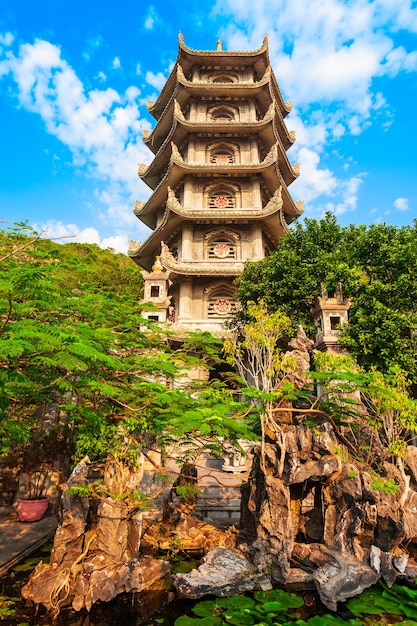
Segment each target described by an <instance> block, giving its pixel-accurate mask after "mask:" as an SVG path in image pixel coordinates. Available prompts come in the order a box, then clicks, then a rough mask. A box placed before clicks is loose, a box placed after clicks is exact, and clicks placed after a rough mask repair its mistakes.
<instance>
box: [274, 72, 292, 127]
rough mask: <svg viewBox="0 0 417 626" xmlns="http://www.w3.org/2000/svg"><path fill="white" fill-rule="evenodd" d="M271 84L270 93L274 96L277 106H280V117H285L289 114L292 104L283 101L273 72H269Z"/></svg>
mask: <svg viewBox="0 0 417 626" xmlns="http://www.w3.org/2000/svg"><path fill="white" fill-rule="evenodd" d="M271 83H272V92H273V94H274V97H275V99H276V100H277V102H279V104H280V105H281V106H280V109H281V112H282V117H287V115H288V113H290V111H291V109H292V104H291V102H289V101H285V100H284V98H283V95H282V92H281V89H280V88H279V85H278V81H277V78H276V76H275V74H274V72H271Z"/></svg>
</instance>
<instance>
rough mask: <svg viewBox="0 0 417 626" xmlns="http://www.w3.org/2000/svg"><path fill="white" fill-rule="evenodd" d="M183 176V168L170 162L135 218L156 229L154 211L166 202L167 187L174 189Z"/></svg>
mask: <svg viewBox="0 0 417 626" xmlns="http://www.w3.org/2000/svg"><path fill="white" fill-rule="evenodd" d="M183 175H184V172H183V168H182V167H179V166H178V165H177V163H175V162H174V161H171V162H170V163H169V166H168V169H167V171H166V172H165V176H164V177H163V178H162V180H161V181H160V183H159V185H158V186H157V187H156V188H155V190H154V192H153V194H152V195H151V197H150V198H149V199H148V201H147V202H145V204H144V205H143V207H142V208H141V210H140V211H138V212H137V213H136V216H137V217H138V218H139V219H140V220H141V222H143V223H144V224H146V226H149V228H151V229H152V230H155V228H156V211H157V210H158V208H159V207H160V206H162V205H164V204H165V202H166V200H167V197H168V186H169V187H171V188H172V189H175V187H176V186H177V185H178V183H179V181H180V180H181V178H182V177H183Z"/></svg>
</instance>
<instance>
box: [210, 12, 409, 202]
mask: <svg viewBox="0 0 417 626" xmlns="http://www.w3.org/2000/svg"><path fill="white" fill-rule="evenodd" d="M213 15H214V16H216V17H219V16H220V17H221V18H222V21H223V23H224V24H225V25H224V26H223V27H222V28H221V29H220V32H219V35H220V37H221V38H222V39H223V41H224V42H225V46H226V48H227V49H229V50H245V49H249V48H252V49H256V48H258V47H259V45H260V44H261V42H262V40H263V38H264V36H265V34H266V33H268V40H269V52H270V58H271V64H272V66H273V68H274V71H275V74H276V76H277V79H278V82H279V84H280V86H281V88H282V89H283V91H284V93H285V94H290V96H292V98H293V99H294V102H295V104H296V107H297V108H296V109H295V110H293V112H292V113H291V115H290V116H289V117H288V125H289V127H290V128H294V129H295V130H296V131H297V143H296V144H295V146H294V147H293V148H292V150H291V157H292V160H294V158H293V154H295V155H296V158H298V160H299V161H300V162H301V174H300V179H299V180H298V181H297V182H295V183H294V184H293V185H292V186H291V191H292V193H293V194H294V195H295V196H296V197H297V196H299V197H302V198H303V199H304V200H305V201H306V213H308V212H309V211H311V212H318V211H319V210H321V207H322V204H321V203H322V202H323V199H324V196H323V194H326V193H335V194H336V195H337V196H338V195H340V194H342V196H343V197H341V199H340V202H337V203H334V202H333V201H331V202H330V203H327V206H329V207H330V209H331V210H334V211H335V212H337V213H340V212H344V211H349V210H354V208H355V207H356V204H357V190H356V191H354V187H355V185H357V187H358V188H359V185H360V181H361V180H362V177H363V176H362V174H357V175H356V176H354V177H353V178H352V177H350V178H347V179H342V178H340V177H338V176H336V174H335V173H334V172H333V167H334V166H333V165H330V166H329V167H326V166H324V165H322V162H323V161H324V155H325V151H326V153H327V154H328V153H329V148H330V150H331V149H332V145H333V144H335V143H337V142H338V141H339V140H340V138H341V137H344V138H345V137H347V136H348V135H351V136H353V137H355V136H358V135H360V134H361V133H362V132H363V131H364V130H365V129H366V128H368V127H369V126H370V125H371V124H372V123H374V121H375V119H376V118H377V117H378V120H379V123H380V124H381V126H382V127H383V128H388V127H389V125H390V124H391V123H392V112H391V111H390V109H389V107H388V103H387V101H386V97H385V95H384V94H383V93H381V89H380V85H381V83H380V82H379V83H378V82H377V80H376V79H379V78H381V77H383V76H389V77H393V76H396V75H397V74H398V73H400V72H414V71H417V52H416V50H415V46H413V43H412V39H411V38H410V39H409V42H410V43H409V44H408V45H407V43H406V42H407V38H405V37H400V36H399V35H398V33H399V31H400V30H401V29H405V30H406V31H408V32H414V33H416V32H417V8H413V5H412V3H410V2H409V0H374V1H373V2H371V1H370V0H280V2H276V0H258V2H256V3H253V2H252V3H249V2H246V1H245V0H216V4H215V7H214V9H213ZM376 85H378V90H376ZM307 120H308V121H307ZM348 159H349V157H348V156H346V157H345V162H346V161H348ZM327 163H330V161H326V164H327ZM355 181H356V182H355ZM315 201H316V204H317V206H316V204H314V203H315ZM309 202H310V203H313V204H312V206H309ZM319 202H320V205H319V204H318V203H319Z"/></svg>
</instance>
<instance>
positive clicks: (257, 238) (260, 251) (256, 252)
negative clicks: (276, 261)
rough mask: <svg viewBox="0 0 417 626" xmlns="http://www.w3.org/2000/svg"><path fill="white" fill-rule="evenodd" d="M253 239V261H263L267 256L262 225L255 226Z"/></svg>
mask: <svg viewBox="0 0 417 626" xmlns="http://www.w3.org/2000/svg"><path fill="white" fill-rule="evenodd" d="M252 237H253V259H254V260H258V259H263V258H264V256H265V254H264V244H263V236H262V228H261V225H260V224H254V225H253V227H252Z"/></svg>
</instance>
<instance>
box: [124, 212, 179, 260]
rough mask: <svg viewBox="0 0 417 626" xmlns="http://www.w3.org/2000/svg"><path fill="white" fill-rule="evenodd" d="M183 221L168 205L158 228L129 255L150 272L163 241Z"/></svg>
mask: <svg viewBox="0 0 417 626" xmlns="http://www.w3.org/2000/svg"><path fill="white" fill-rule="evenodd" d="M181 221H182V218H181V217H180V216H179V215H176V214H175V213H174V214H173V215H172V214H171V212H170V210H169V207H168V206H167V208H166V211H165V213H164V216H163V218H162V221H161V223H160V224H159V226H158V228H156V229H155V230H154V231H153V233H151V234H150V235H149V237H148V238H147V239H146V241H144V242H143V244H142V245H141V246H140V247H139V248H137V249H136V250H135V251H134V252H133V253H131V254H129V256H130V257H131V258H132V259H133V260H134V261H135V263H137V264H138V265H140V267H143V268H144V269H145V270H147V271H148V272H149V271H150V270H151V268H152V265H153V264H154V262H155V256H156V255H157V254H159V253H160V249H161V241H166V240H167V239H169V237H170V236H171V234H172V233H173V232H174V231H175V230H176V229H177V227H178V225H179V224H180V223H181Z"/></svg>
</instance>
